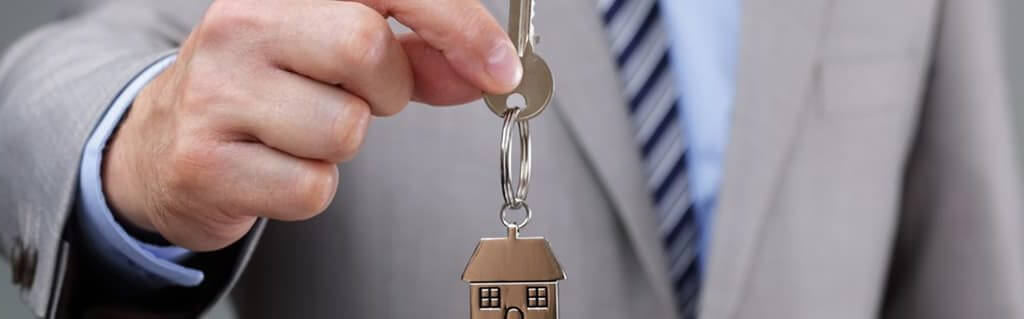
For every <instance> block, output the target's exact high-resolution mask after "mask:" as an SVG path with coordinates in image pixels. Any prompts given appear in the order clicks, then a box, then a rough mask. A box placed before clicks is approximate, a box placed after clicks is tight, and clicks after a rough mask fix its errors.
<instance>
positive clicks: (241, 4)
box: [103, 0, 523, 251]
mask: <svg viewBox="0 0 1024 319" xmlns="http://www.w3.org/2000/svg"><path fill="white" fill-rule="evenodd" d="M388 16H391V17H394V18H396V19H398V20H400V21H401V22H402V23H403V24H405V25H407V26H409V27H411V28H412V29H413V30H414V32H415V33H414V34H407V35H402V36H395V35H394V34H393V33H392V32H391V30H390V28H389V26H388V23H387V21H386V17H388ZM522 74H523V71H522V68H521V66H520V63H519V56H518V55H517V52H516V50H515V46H514V45H513V44H512V43H511V41H510V40H509V38H508V37H507V36H506V34H505V33H504V31H503V30H502V28H501V26H500V25H498V24H497V22H496V21H495V20H494V18H493V17H492V16H491V15H490V13H489V12H488V11H487V10H486V9H485V8H484V7H483V6H482V5H480V4H479V3H478V2H477V0H361V1H328V0H221V1H215V2H213V5H212V6H211V7H210V8H209V10H208V11H207V13H206V16H205V17H204V19H203V21H202V23H201V24H200V25H199V26H198V27H196V28H195V29H194V31H193V32H192V34H191V35H190V36H189V38H188V40H187V41H186V42H185V43H184V45H183V46H182V48H181V50H180V53H179V55H178V60H177V61H176V62H175V63H174V65H173V66H171V67H170V68H169V69H167V70H166V71H164V72H163V73H162V74H161V75H160V76H159V77H157V78H156V79H154V80H153V81H152V82H151V83H150V84H149V85H148V86H147V87H146V88H145V90H143V92H142V94H141V95H140V96H139V97H138V98H137V99H136V101H135V103H134V105H133V107H132V109H131V111H130V112H129V113H128V115H127V116H126V117H125V119H123V121H122V126H121V128H120V129H119V131H118V132H117V135H116V136H115V138H114V139H113V140H112V141H111V143H110V144H109V148H108V152H107V153H106V155H105V158H104V162H103V181H104V190H105V193H106V195H107V200H108V202H109V203H111V206H112V207H113V208H114V209H115V211H116V213H117V214H120V215H121V216H122V217H124V219H125V220H127V221H129V222H131V223H133V224H135V225H136V226H138V227H141V228H143V229H147V230H151V231H157V232H159V233H160V234H162V235H163V236H164V237H166V238H167V239H168V240H170V241H171V242H172V243H175V244H178V245H181V246H184V247H186V248H189V249H193V250H197V251H208V250H215V249H219V248H222V247H225V246H227V245H229V244H231V243H233V242H235V241H237V240H238V239H239V238H241V237H242V236H243V235H244V234H245V233H246V232H248V231H249V229H250V228H251V226H252V225H253V223H254V221H255V220H256V218H257V217H269V218H273V219H278V220H302V219H306V218H310V217H312V216H315V215H317V214H319V213H320V212H322V211H323V210H324V209H326V207H327V205H328V204H329V203H330V202H331V200H332V199H333V198H334V193H335V191H336V188H337V180H338V172H337V168H336V167H335V164H337V163H339V162H344V161H347V160H349V159H351V158H352V157H353V156H355V154H356V152H357V150H358V148H359V146H360V144H361V143H362V140H363V136H364V133H365V130H366V127H367V125H368V122H369V120H370V115H371V114H374V115H391V114H395V113H397V112H399V111H400V110H401V109H402V108H403V107H404V106H405V105H406V104H407V103H408V102H409V100H410V99H415V100H418V101H422V102H426V103H430V104H438V105H447V104H459V103H464V102H468V101H470V100H473V99H477V98H479V97H480V93H481V91H485V92H489V93H504V92H508V91H510V90H512V89H513V88H516V87H517V85H518V84H519V81H520V78H521V77H522Z"/></svg>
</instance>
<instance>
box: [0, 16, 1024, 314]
mask: <svg viewBox="0 0 1024 319" xmlns="http://www.w3.org/2000/svg"><path fill="white" fill-rule="evenodd" d="M3 2H4V3H3V4H0V51H2V50H3V49H4V48H6V47H7V45H9V44H10V43H11V42H13V41H14V40H16V39H17V38H18V36H20V35H22V34H24V33H25V32H27V31H28V30H31V29H32V28H34V27H36V26H38V25H39V24H42V23H45V22H46V21H50V20H52V19H54V18H55V17H56V16H57V15H58V14H59V13H58V12H57V11H56V5H55V4H56V2H57V1H56V0H3ZM1003 2H1004V4H1005V10H1003V14H1004V18H1003V27H1004V29H1005V31H1004V32H1003V33H1004V35H1005V38H1006V49H1007V54H1006V56H1007V57H1008V59H1009V61H1008V62H1009V63H1007V65H1008V67H1009V68H1010V70H1009V71H1010V72H1009V73H1010V80H1011V84H1012V86H1013V87H1012V92H1013V96H1012V98H1013V101H1014V105H1016V106H1019V105H1021V103H1024V37H1021V36H1019V33H1020V31H1024V20H1022V19H1013V18H1012V17H1020V16H1024V1H1021V0H1003ZM1015 110H1016V111H1017V114H1016V119H1017V122H1018V123H1024V108H1021V107H1017V108H1015ZM1020 126H1022V125H1018V133H1019V134H1018V139H1017V140H1018V143H1019V144H1020V145H1021V147H1019V148H1018V151H1020V150H1024V143H1021V142H1022V141H1024V130H1022V129H1021V127H1020ZM1020 158H1022V159H1024V152H1021V156H1020ZM1022 164H1024V163H1022ZM6 278H11V274H10V268H9V267H8V265H7V263H5V262H0V318H32V317H31V316H30V315H29V312H28V308H26V307H25V306H24V305H22V304H21V302H20V297H19V296H18V294H19V292H18V291H17V290H16V289H15V288H14V287H13V286H12V285H11V284H10V281H9V280H6ZM234 317H235V315H234V312H233V311H232V310H231V307H230V306H229V305H226V304H221V305H218V306H217V307H216V309H214V311H213V312H212V313H210V314H209V315H208V316H207V318H211V319H213V318H216V319H222V318H234Z"/></svg>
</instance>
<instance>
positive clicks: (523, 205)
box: [500, 201, 533, 229]
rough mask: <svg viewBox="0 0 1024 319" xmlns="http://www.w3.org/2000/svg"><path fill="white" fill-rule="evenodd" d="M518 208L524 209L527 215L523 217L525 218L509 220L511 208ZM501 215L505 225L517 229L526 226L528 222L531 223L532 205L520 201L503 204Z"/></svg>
mask: <svg viewBox="0 0 1024 319" xmlns="http://www.w3.org/2000/svg"><path fill="white" fill-rule="evenodd" d="M517 209H522V210H523V211H524V212H526V217H523V220H522V221H520V222H515V221H511V220H509V219H508V211H509V210H517ZM500 216H501V223H502V224H505V227H508V228H515V229H522V228H523V227H526V224H529V223H530V219H532V218H533V211H532V210H530V205H526V202H522V201H519V202H515V203H512V204H505V205H502V206H501V215H500Z"/></svg>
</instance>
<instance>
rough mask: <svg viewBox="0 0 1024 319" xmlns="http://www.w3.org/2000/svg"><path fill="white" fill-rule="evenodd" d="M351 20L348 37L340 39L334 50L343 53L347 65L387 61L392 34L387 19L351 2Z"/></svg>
mask: <svg viewBox="0 0 1024 319" xmlns="http://www.w3.org/2000/svg"><path fill="white" fill-rule="evenodd" d="M351 7H352V8H353V11H354V14H353V15H352V16H353V18H352V19H353V21H352V23H351V24H350V28H351V30H349V38H348V40H347V41H340V43H339V45H340V46H342V47H340V48H336V50H335V52H338V53H340V54H343V55H344V57H343V61H346V62H347V63H348V64H349V65H359V66H369V67H375V66H379V65H382V64H385V63H387V59H388V51H389V50H390V46H391V45H392V42H393V38H394V35H393V34H392V32H391V28H390V27H389V26H388V24H387V21H386V20H384V18H383V17H382V16H381V15H380V14H379V13H377V11H374V10H373V9H370V8H369V7H367V6H365V5H362V4H358V3H357V4H353V5H352V6H351Z"/></svg>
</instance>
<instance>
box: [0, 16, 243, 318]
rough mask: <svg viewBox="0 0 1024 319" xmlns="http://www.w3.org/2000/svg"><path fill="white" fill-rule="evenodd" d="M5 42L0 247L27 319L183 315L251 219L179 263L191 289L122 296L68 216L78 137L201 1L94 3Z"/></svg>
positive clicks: (228, 274) (229, 279) (237, 251)
mask: <svg viewBox="0 0 1024 319" xmlns="http://www.w3.org/2000/svg"><path fill="white" fill-rule="evenodd" d="M96 3H97V5H95V6H91V7H88V8H80V9H76V10H74V11H68V13H69V15H68V16H67V18H66V19H64V20H62V21H58V22H55V23H53V24H50V25H48V26H45V27H43V28H41V29H39V30H36V31H35V32H32V33H31V34H29V35H27V36H25V37H24V38H22V39H21V40H19V41H18V42H16V43H15V44H14V45H13V46H12V47H11V48H10V49H9V50H8V51H7V52H6V53H5V54H4V56H3V59H2V60H0V150H2V151H0V256H3V257H4V259H5V260H7V261H8V262H10V264H11V266H12V267H11V268H12V271H13V273H14V281H15V284H16V285H18V286H19V287H20V288H21V293H22V298H23V300H24V301H25V302H26V303H27V304H28V305H29V307H30V308H31V309H32V311H33V312H34V313H35V314H36V315H37V316H55V315H57V316H63V315H69V316H74V317H78V316H81V315H83V314H85V315H89V314H93V315H95V316H99V317H108V314H130V315H139V314H146V315H150V314H153V315H164V314H170V315H173V316H194V314H196V313H199V312H201V311H203V310H205V309H206V308H208V306H210V305H211V304H213V303H214V302H215V301H216V300H217V299H218V298H219V297H220V296H222V295H223V294H224V292H225V291H226V290H227V289H228V288H229V287H230V286H231V284H232V283H233V282H234V281H235V280H236V279H237V276H238V274H239V272H240V269H241V268H242V267H243V265H244V264H245V262H246V260H247V258H248V256H249V252H250V251H251V249H252V247H253V245H255V242H256V238H258V236H259V233H260V230H261V229H262V223H259V224H258V225H257V227H256V228H254V230H253V231H252V232H251V233H250V234H249V235H248V236H247V237H246V238H245V239H243V240H242V241H240V242H239V243H237V244H236V245H233V246H231V247H229V248H226V249H224V250H222V251H220V252H216V253H211V254H197V255H196V256H194V257H193V258H190V259H189V260H186V261H184V262H183V265H184V266H187V267H191V268H196V269H200V270H202V271H203V272H204V273H205V274H206V278H205V279H204V281H203V283H202V284H200V285H199V286H197V287H194V288H188V287H171V288H167V289H161V290H156V291H152V292H149V293H146V294H135V295H127V296H126V295H122V293H123V291H121V290H120V289H118V287H120V284H122V283H121V282H118V280H120V278H119V277H118V276H115V275H112V274H111V273H110V272H109V271H107V269H104V268H103V267H101V266H99V265H100V264H98V263H96V262H95V260H91V256H89V255H88V254H85V253H82V244H81V243H82V239H81V238H82V237H81V236H82V234H81V233H82V232H81V231H80V230H79V229H78V228H77V227H74V225H77V223H76V222H75V221H74V220H73V219H74V218H75V214H73V210H74V209H75V206H76V202H75V201H76V197H77V196H76V195H77V194H76V191H77V189H78V187H77V185H78V184H77V183H78V176H79V174H78V172H79V165H80V160H81V158H82V152H83V148H84V146H85V142H86V140H87V138H88V137H89V135H90V133H91V132H92V130H93V128H94V127H95V126H96V124H97V121H98V120H99V119H100V118H101V116H102V115H103V113H104V112H105V111H106V109H107V107H108V106H110V105H111V103H112V102H113V101H114V99H115V98H116V97H117V96H119V95H120V93H121V92H122V90H124V89H125V87H126V85H127V84H128V83H130V82H131V80H132V79H133V78H134V77H135V76H137V75H138V74H139V73H140V72H142V70H144V69H145V68H146V67H147V66H149V65H151V64H153V63H154V62H156V61H158V60H159V59H160V58H161V57H164V56H166V55H167V54H169V53H170V52H172V51H174V50H175V49H176V48H177V46H178V45H179V43H180V42H181V41H182V40H183V39H184V38H185V37H186V36H187V35H188V33H189V31H190V30H191V28H192V26H193V25H194V24H195V23H196V22H197V21H198V20H199V18H200V17H201V15H202V13H203V11H204V10H205V7H206V6H207V5H208V2H207V1H192V0H189V1H157V0H152V1H138V0H135V1H130V0H129V1H96Z"/></svg>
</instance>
